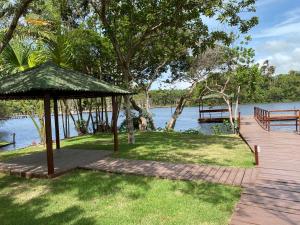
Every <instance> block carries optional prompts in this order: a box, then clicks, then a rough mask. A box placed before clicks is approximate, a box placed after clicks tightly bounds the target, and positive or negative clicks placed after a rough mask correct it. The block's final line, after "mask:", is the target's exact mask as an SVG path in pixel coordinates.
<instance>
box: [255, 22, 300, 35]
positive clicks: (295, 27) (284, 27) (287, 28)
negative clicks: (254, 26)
mask: <svg viewBox="0 0 300 225" xmlns="http://www.w3.org/2000/svg"><path fill="white" fill-rule="evenodd" d="M297 33H300V22H295V23H288V24H286V23H282V24H279V25H277V26H274V27H272V28H269V29H265V30H263V31H261V32H260V33H259V34H257V35H254V37H255V38H269V37H278V36H283V35H291V34H297Z"/></svg>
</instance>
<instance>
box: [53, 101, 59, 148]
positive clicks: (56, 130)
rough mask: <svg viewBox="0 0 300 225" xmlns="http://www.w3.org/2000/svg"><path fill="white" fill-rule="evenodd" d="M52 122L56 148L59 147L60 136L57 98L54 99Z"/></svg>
mask: <svg viewBox="0 0 300 225" xmlns="http://www.w3.org/2000/svg"><path fill="white" fill-rule="evenodd" d="M53 102H54V122H55V140H56V149H60V137H59V122H58V105H57V99H54V101H53Z"/></svg>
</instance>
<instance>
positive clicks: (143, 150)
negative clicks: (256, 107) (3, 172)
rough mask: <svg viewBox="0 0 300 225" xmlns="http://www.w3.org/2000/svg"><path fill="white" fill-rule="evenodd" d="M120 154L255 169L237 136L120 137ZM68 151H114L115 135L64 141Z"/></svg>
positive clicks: (4, 156) (39, 148)
mask: <svg viewBox="0 0 300 225" xmlns="http://www.w3.org/2000/svg"><path fill="white" fill-rule="evenodd" d="M119 138H120V152H119V154H117V155H115V156H114V157H119V158H127V159H140V160H156V161H168V162H179V163H198V164H209V165H219V166H229V167H252V166H253V156H252V155H251V151H250V149H249V148H248V146H247V145H246V144H245V143H244V142H243V141H242V140H241V139H240V138H239V137H238V136H236V135H211V136H209V135H202V134H191V133H181V132H138V133H137V134H136V143H135V144H128V143H127V140H126V138H127V135H126V134H125V133H122V134H120V137H119ZM62 147H63V148H64V149H82V150H84V149H93V150H112V149H113V140H112V135H111V134H97V135H85V136H80V137H75V138H70V139H67V140H64V141H62ZM43 149H44V148H43V146H36V147H28V148H25V149H21V150H18V151H7V152H1V153H0V160H5V159H8V158H10V157H15V156H21V155H24V154H29V153H33V152H36V151H42V150H43Z"/></svg>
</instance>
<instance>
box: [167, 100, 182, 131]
mask: <svg viewBox="0 0 300 225" xmlns="http://www.w3.org/2000/svg"><path fill="white" fill-rule="evenodd" d="M185 104H186V97H185V96H181V98H180V99H179V102H178V104H177V106H176V109H175V111H174V113H173V115H172V117H171V119H170V120H169V122H168V124H167V126H166V129H167V130H174V128H175V125H176V121H177V119H178V117H179V116H180V115H181V113H182V111H183V109H184V106H185Z"/></svg>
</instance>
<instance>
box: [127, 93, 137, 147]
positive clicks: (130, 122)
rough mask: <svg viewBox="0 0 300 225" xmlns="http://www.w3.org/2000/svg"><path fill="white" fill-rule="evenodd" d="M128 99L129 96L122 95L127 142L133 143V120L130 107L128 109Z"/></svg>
mask: <svg viewBox="0 0 300 225" xmlns="http://www.w3.org/2000/svg"><path fill="white" fill-rule="evenodd" d="M130 105H131V104H130V100H129V96H128V95H126V96H124V107H125V115H126V125H127V133H128V144H134V143H135V137H134V127H133V120H132V115H131V109H130Z"/></svg>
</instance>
